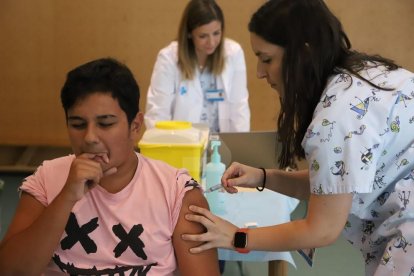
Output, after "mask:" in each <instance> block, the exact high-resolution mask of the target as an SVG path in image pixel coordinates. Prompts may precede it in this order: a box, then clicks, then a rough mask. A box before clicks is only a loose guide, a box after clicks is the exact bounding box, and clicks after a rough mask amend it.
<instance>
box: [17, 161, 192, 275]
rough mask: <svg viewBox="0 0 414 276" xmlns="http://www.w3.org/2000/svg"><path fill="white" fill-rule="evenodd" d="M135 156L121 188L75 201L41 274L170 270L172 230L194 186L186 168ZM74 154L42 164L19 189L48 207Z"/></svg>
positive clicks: (99, 191) (170, 272)
mask: <svg viewBox="0 0 414 276" xmlns="http://www.w3.org/2000/svg"><path fill="white" fill-rule="evenodd" d="M137 156H138V160H139V162H138V167H137V170H136V172H135V175H134V177H133V179H132V180H131V182H130V183H129V184H128V185H127V186H126V187H125V188H124V189H123V190H122V191H120V192H118V193H116V194H111V193H108V192H107V191H106V190H104V189H103V188H102V187H101V186H96V187H95V188H94V189H92V190H91V191H89V192H88V193H87V194H86V195H85V196H84V197H83V198H82V199H81V200H79V201H78V202H77V203H76V204H75V206H74V207H73V209H72V212H71V214H70V217H69V220H68V224H67V225H66V229H65V232H64V233H63V234H62V238H61V241H60V244H59V247H58V248H57V249H56V251H55V252H54V256H53V257H52V260H51V262H50V263H49V266H48V268H47V270H46V271H45V275H55V274H60V273H63V272H65V273H66V274H76V275H124V274H125V275H163V276H164V275H173V274H174V271H175V270H176V269H177V264H176V259H175V255H174V248H173V244H172V234H173V232H174V228H175V225H176V223H177V220H178V216H179V213H180V209H181V206H182V199H183V197H184V194H185V192H186V191H188V190H190V189H192V188H193V187H198V184H197V182H195V181H194V180H192V179H191V177H190V176H189V175H188V174H187V171H186V170H178V169H175V168H173V167H171V166H169V165H167V164H166V163H164V162H161V161H157V160H151V159H148V158H145V157H143V156H142V155H140V154H137ZM74 158H75V157H74V155H70V156H66V157H61V158H57V159H54V160H51V161H45V162H43V165H42V166H40V167H39V168H38V170H37V171H36V172H35V173H34V174H33V175H31V176H29V177H28V178H26V180H25V181H24V182H23V184H22V186H21V190H22V191H25V192H27V193H29V194H31V195H33V196H34V197H35V198H36V199H37V200H39V201H40V202H41V203H42V204H43V205H45V206H48V205H49V204H50V203H51V202H52V201H53V199H54V198H55V197H56V196H57V195H58V193H59V192H60V191H61V189H62V187H63V186H64V184H65V182H66V179H67V176H68V174H69V168H70V165H71V163H72V161H73V159H74ZM45 235H47V233H45Z"/></svg>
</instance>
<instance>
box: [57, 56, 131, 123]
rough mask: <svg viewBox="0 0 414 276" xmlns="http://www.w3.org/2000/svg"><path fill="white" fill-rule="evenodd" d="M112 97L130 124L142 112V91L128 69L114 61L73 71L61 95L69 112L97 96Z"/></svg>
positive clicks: (94, 64)
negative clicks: (107, 95)
mask: <svg viewBox="0 0 414 276" xmlns="http://www.w3.org/2000/svg"><path fill="white" fill-rule="evenodd" d="M96 92H98V93H104V94H110V95H111V96H112V98H114V99H115V100H117V101H118V103H119V106H120V107H121V109H122V110H123V111H124V112H125V114H126V116H127V118H128V122H129V123H131V122H132V121H133V119H134V118H135V116H136V115H137V113H138V112H139V87H138V84H137V82H136V80H135V78H134V76H133V74H132V72H131V71H130V70H129V69H128V67H127V66H126V65H125V64H123V63H121V62H119V61H117V60H115V59H113V58H102V59H97V60H93V61H90V62H88V63H85V64H83V65H80V66H78V67H76V68H75V69H73V70H71V71H70V72H69V73H68V74H67V76H66V81H65V84H64V85H63V87H62V90H61V93H60V99H61V102H62V106H63V109H64V110H65V114H66V118H67V112H68V110H69V109H70V108H72V107H73V106H74V105H75V104H76V103H77V102H79V101H81V100H83V99H85V98H86V97H87V96H89V95H91V94H94V93H96Z"/></svg>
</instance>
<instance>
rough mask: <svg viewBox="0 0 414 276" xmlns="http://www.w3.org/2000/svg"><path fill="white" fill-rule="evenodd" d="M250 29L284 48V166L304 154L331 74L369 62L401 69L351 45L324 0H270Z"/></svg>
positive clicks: (281, 136)
mask: <svg viewBox="0 0 414 276" xmlns="http://www.w3.org/2000/svg"><path fill="white" fill-rule="evenodd" d="M248 28H249V31H250V32H251V33H254V34H256V35H257V36H259V37H261V38H262V39H264V40H265V41H267V42H269V43H271V44H274V45H278V46H281V47H283V48H284V51H285V52H284V57H283V61H282V78H283V85H284V93H283V95H284V96H283V98H281V99H280V101H281V111H280V114H279V118H278V122H277V124H278V125H277V127H278V134H279V135H278V139H279V140H280V141H281V142H282V151H281V153H280V156H279V162H280V167H285V166H288V165H289V166H291V165H293V164H294V159H295V158H298V159H301V158H303V157H304V151H303V148H302V146H301V142H302V140H303V138H304V136H305V133H306V131H307V128H308V126H309V124H310V122H311V120H312V116H313V112H314V110H315V108H316V105H317V104H318V103H319V101H320V97H321V95H322V92H323V90H324V89H325V86H326V84H327V81H328V78H329V77H331V76H332V75H334V74H338V73H344V74H352V75H355V76H357V77H358V78H360V79H362V80H363V81H366V82H368V83H370V85H372V86H374V87H376V88H379V89H382V90H390V89H385V88H381V87H378V86H376V85H375V84H373V83H371V82H370V81H368V80H366V79H364V78H363V77H361V76H360V74H359V72H360V71H361V70H362V69H363V68H364V67H366V66H367V62H369V61H370V62H372V63H370V66H378V65H380V64H383V65H385V66H386V67H387V68H388V69H390V70H395V69H397V68H398V65H396V64H395V63H394V62H393V61H391V60H389V59H386V58H383V57H381V56H379V55H367V54H364V53H361V52H357V51H355V50H351V42H350V40H349V39H348V36H347V35H346V33H345V31H344V30H343V28H342V24H341V22H340V21H339V20H338V18H337V17H336V16H335V15H334V14H333V13H332V12H331V11H330V10H329V8H328V7H327V6H326V5H325V3H324V2H323V1H321V0H295V1H292V0H270V1H267V2H266V3H265V4H263V5H262V6H261V7H260V8H259V9H258V10H257V11H256V12H255V13H254V14H253V16H252V17H251V20H250V22H249V24H248Z"/></svg>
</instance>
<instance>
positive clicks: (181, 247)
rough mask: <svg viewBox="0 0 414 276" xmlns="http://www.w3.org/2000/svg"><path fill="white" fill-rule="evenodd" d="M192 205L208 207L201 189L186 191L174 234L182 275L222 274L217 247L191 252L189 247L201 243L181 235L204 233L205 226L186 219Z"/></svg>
mask: <svg viewBox="0 0 414 276" xmlns="http://www.w3.org/2000/svg"><path fill="white" fill-rule="evenodd" d="M190 205H197V206H203V207H204V208H208V203H207V200H206V198H205V197H204V195H203V194H202V191H201V190H200V189H197V188H195V189H193V190H191V191H188V192H186V194H185V196H184V198H183V205H182V207H181V211H180V216H179V218H178V221H177V225H176V227H175V230H174V234H173V245H174V250H175V254H176V257H177V262H178V267H179V270H180V273H181V275H182V276H186V275H200V276H201V275H209V276H210V275H220V272H219V267H218V257H217V249H210V250H207V251H205V252H203V253H201V254H191V253H190V251H189V249H190V248H192V247H195V246H197V245H199V242H190V241H184V240H183V239H182V238H181V235H182V234H184V233H194V234H195V233H203V232H205V229H204V227H203V226H202V225H201V224H199V223H195V222H190V221H188V220H186V219H185V215H186V214H188V213H190V212H191V211H190V210H189V209H188V207H189V206H190Z"/></svg>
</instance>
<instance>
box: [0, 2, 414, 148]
mask: <svg viewBox="0 0 414 276" xmlns="http://www.w3.org/2000/svg"><path fill="white" fill-rule="evenodd" d="M263 2H264V1H262V0H255V1H252V0H220V1H218V3H219V4H220V5H221V7H222V8H223V10H224V13H225V16H226V27H227V36H229V37H230V38H233V39H235V40H237V41H238V42H240V44H241V45H242V47H243V48H244V50H245V55H246V63H247V70H248V85H249V91H250V107H251V110H252V129H253V130H270V129H274V128H275V126H276V119H277V112H278V110H279V103H278V100H277V96H276V94H275V92H274V91H272V90H271V89H270V88H269V87H268V86H267V84H266V81H263V80H258V79H257V78H256V73H255V67H256V58H255V56H254V54H253V53H252V52H251V49H250V43H249V34H248V32H247V23H248V20H249V18H250V15H251V14H252V12H253V11H255V10H256V8H257V7H258V6H259V5H260V4H261V3H263ZM186 3H187V1H186V0H173V1H168V0H151V1H143V0H119V1H115V0H87V1H84V0H61V1H55V0H40V1H32V0H1V1H0V26H1V27H0V41H1V43H0V61H1V64H2V66H1V67H0V144H23V145H67V144H68V140H67V138H66V129H65V122H64V114H63V111H62V108H61V107H60V102H59V91H60V88H61V86H62V84H63V81H64V79H65V74H66V73H67V71H68V70H69V69H71V68H73V67H74V66H77V65H79V64H81V63H84V62H87V61H89V60H91V59H95V58H99V57H107V56H112V57H115V58H118V59H119V60H121V61H123V62H125V63H126V64H127V65H128V66H129V67H130V68H131V69H132V71H133V72H134V74H135V76H136V78H137V80H138V82H139V85H140V88H141V95H142V97H141V103H140V106H141V109H142V110H143V108H144V105H145V98H146V92H147V88H148V85H149V81H150V77H151V72H152V68H153V64H154V62H155V58H156V55H157V52H158V50H159V49H161V48H162V47H164V46H166V45H167V44H168V43H169V42H170V41H171V40H172V39H174V38H175V36H176V32H177V27H178V23H179V18H180V16H181V12H182V9H183V7H184V6H185V4H186ZM327 3H328V5H329V6H330V7H331V8H332V9H333V10H334V12H335V13H337V15H338V16H339V18H340V19H341V20H342V21H343V25H344V27H345V30H346V31H347V32H348V34H349V36H350V38H351V41H352V42H353V46H354V47H355V48H356V49H360V50H363V51H365V52H368V53H379V54H382V55H384V56H387V57H390V58H392V59H395V60H396V61H397V63H399V64H401V65H403V66H405V67H407V68H408V69H410V70H414V53H413V45H414V43H413V42H414V41H413V40H414V38H413V37H414V36H413V35H412V25H413V23H414V22H413V20H414V19H413V17H412V14H414V2H413V1H412V0H397V1H388V0H364V1H360V0H348V1H342V0H327Z"/></svg>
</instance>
